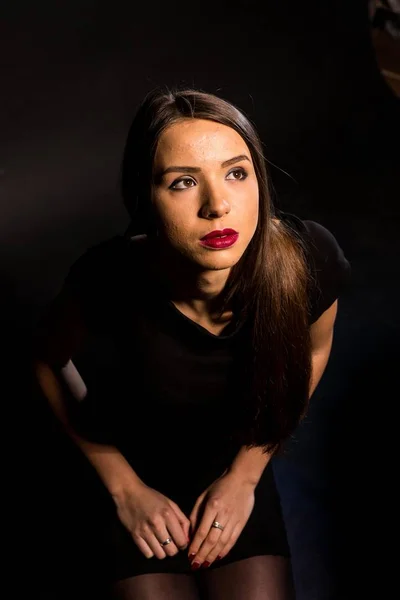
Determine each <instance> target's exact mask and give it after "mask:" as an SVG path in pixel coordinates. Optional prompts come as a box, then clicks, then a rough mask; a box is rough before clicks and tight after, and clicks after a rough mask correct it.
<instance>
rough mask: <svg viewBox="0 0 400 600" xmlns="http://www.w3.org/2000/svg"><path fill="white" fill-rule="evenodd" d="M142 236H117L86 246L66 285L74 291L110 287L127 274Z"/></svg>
mask: <svg viewBox="0 0 400 600" xmlns="http://www.w3.org/2000/svg"><path fill="white" fill-rule="evenodd" d="M143 237H145V236H136V237H135V238H128V237H126V236H122V235H118V236H115V237H113V238H110V239H108V240H104V241H102V242H100V243H98V244H96V245H94V246H91V247H89V248H88V249H87V250H86V251H85V252H84V253H83V254H82V255H81V256H80V257H79V258H78V259H77V260H76V261H75V262H74V263H73V264H72V265H71V267H70V269H69V272H68V274H67V277H66V279H65V284H66V286H67V287H68V288H71V289H74V290H77V291H79V290H80V291H81V292H82V291H84V290H87V291H90V290H92V291H95V290H96V289H97V288H98V287H100V288H109V287H110V285H111V284H114V285H115V284H116V283H117V282H118V281H119V280H121V281H122V280H123V279H124V277H125V276H126V275H127V272H128V269H129V267H131V266H132V263H134V262H135V261H134V259H135V256H137V255H138V252H139V248H140V247H141V246H142V245H143V244H142V243H141V242H142V241H143V240H142V238H143Z"/></svg>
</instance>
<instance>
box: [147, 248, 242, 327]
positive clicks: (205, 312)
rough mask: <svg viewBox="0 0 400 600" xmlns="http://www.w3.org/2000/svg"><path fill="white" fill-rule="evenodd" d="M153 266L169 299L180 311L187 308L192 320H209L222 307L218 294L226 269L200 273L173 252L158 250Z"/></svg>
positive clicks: (223, 281)
mask: <svg viewBox="0 0 400 600" xmlns="http://www.w3.org/2000/svg"><path fill="white" fill-rule="evenodd" d="M156 254H157V267H158V269H159V274H160V276H161V278H162V280H163V281H164V282H165V283H166V285H167V288H168V293H169V296H170V300H172V301H173V302H174V304H175V305H176V306H178V307H180V308H183V307H187V308H188V309H189V310H190V311H191V312H192V313H193V314H194V315H195V316H196V317H198V318H199V319H204V320H208V319H209V320H213V318H214V317H215V316H216V315H217V313H218V311H219V310H221V307H222V299H223V298H222V293H223V290H224V287H225V284H226V282H227V280H228V277H229V273H230V269H223V270H218V271H211V270H208V271H204V270H201V269H196V266H195V265H193V264H191V263H189V261H185V260H184V259H182V257H180V256H179V255H177V254H176V253H172V252H171V253H170V252H165V250H164V249H163V250H161V248H158V250H157V251H156Z"/></svg>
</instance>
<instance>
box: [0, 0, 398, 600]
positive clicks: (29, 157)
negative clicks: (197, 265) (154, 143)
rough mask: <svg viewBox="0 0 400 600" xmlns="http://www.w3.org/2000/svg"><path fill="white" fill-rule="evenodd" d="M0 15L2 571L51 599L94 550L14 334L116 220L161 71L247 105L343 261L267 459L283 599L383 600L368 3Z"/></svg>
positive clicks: (392, 265)
mask: <svg viewBox="0 0 400 600" xmlns="http://www.w3.org/2000/svg"><path fill="white" fill-rule="evenodd" d="M1 13H2V21H1V33H0V50H1V63H2V65H3V67H2V76H1V88H2V91H1V95H0V103H1V111H0V128H1V137H0V195H1V218H0V236H1V237H0V240H1V254H0V273H1V279H0V286H1V297H0V303H1V327H2V338H3V348H5V350H6V352H5V354H6V357H5V362H4V361H3V366H4V367H5V370H4V375H3V381H4V382H5V388H6V389H7V387H8V386H7V384H9V383H11V386H9V387H10V389H9V390H8V391H7V393H6V394H5V397H6V401H5V404H6V406H7V407H9V408H11V410H12V411H13V412H15V413H16V414H17V416H13V417H12V421H11V425H12V426H10V427H8V426H7V427H5V429H6V430H7V431H6V433H7V434H8V435H6V439H7V440H8V439H9V438H8V436H10V441H9V447H10V449H11V450H10V451H9V453H8V454H6V461H5V462H6V463H7V466H8V467H10V466H11V472H12V475H11V476H12V477H14V478H15V479H17V480H18V486H17V487H16V488H15V489H18V490H21V491H18V493H14V494H11V499H12V501H13V503H14V504H15V506H16V507H17V513H18V516H17V517H16V520H15V522H16V523H17V524H18V528H17V529H18V530H16V532H15V535H14V540H13V544H14V546H15V548H16V555H17V556H18V559H16V561H13V565H14V566H15V565H16V564H17V565H20V568H21V569H23V570H24V572H25V573H28V572H29V573H31V574H30V575H29V577H28V576H26V579H27V581H28V583H29V585H30V586H31V588H32V589H33V593H34V595H35V594H37V595H38V596H40V594H41V596H40V597H42V598H47V597H57V598H63V597H64V596H63V595H62V591H61V589H60V585H61V587H62V589H63V590H64V591H65V594H66V597H67V596H68V597H69V595H70V594H69V591H68V590H69V589H70V588H71V589H74V586H75V584H76V582H77V581H79V580H81V578H82V577H83V576H84V574H86V575H87V577H86V579H89V580H92V578H93V577H94V574H95V572H96V568H97V567H98V565H99V564H101V562H98V561H101V557H99V556H97V554H96V552H95V550H94V549H93V548H92V547H91V546H90V543H89V539H90V535H89V533H87V532H88V531H92V532H93V531H95V517H96V508H95V507H93V505H91V504H90V503H91V501H92V500H93V496H94V492H93V490H95V491H97V492H99V489H98V488H97V487H96V486H97V485H98V484H97V482H96V480H95V478H94V477H93V475H92V473H91V472H90V470H89V469H88V468H87V467H86V466H85V465H82V461H81V460H80V458H79V457H78V456H77V455H76V453H74V450H73V449H71V448H70V446H69V445H68V444H67V443H66V442H65V441H64V440H63V439H62V438H61V436H59V435H58V432H57V428H56V427H55V426H54V425H53V424H52V420H51V419H50V417H49V414H48V412H47V410H46V407H45V405H44V403H43V400H42V399H41V398H40V396H38V395H37V393H36V392H35V390H34V389H33V387H32V385H31V380H30V377H29V370H28V367H27V357H28V341H29V335H30V331H31V328H32V326H33V325H34V323H35V322H36V319H37V318H38V316H39V315H40V314H41V311H42V310H43V309H44V307H45V305H46V303H47V302H49V301H50V299H51V298H52V296H53V295H54V294H55V293H56V291H57V290H58V288H59V286H60V285H61V283H62V280H63V278H64V277H65V274H66V272H67V270H68V267H69V265H70V264H71V263H72V262H73V261H74V260H75V259H76V258H77V257H78V256H79V255H80V254H81V253H82V252H83V251H84V250H85V249H86V248H87V247H88V246H90V245H92V244H94V243H97V242H99V241H101V240H103V239H105V238H108V237H111V236H112V235H115V234H116V233H121V232H123V231H124V230H125V228H126V227H127V225H128V218H127V215H126V213H125V211H124V209H123V207H122V202H121V200H120V197H119V191H118V179H119V168H120V161H121V156H122V151H123V147H124V142H125V137H126V134H127V129H128V127H129V124H130V121H131V119H132V116H133V114H134V112H135V110H136V108H137V106H138V104H139V102H140V101H141V100H142V98H143V96H144V94H145V93H146V92H148V91H149V90H150V89H152V88H153V87H155V86H156V85H160V84H161V85H163V84H167V85H175V84H179V85H187V86H194V87H199V88H202V89H204V90H205V91H209V92H213V93H217V94H219V95H221V96H222V97H225V98H226V99H228V100H230V101H232V102H234V103H236V104H238V105H239V106H240V107H241V108H242V109H243V110H244V111H245V112H247V114H248V115H249V116H250V117H251V118H252V119H253V120H254V121H255V123H256V125H257V126H258V129H259V132H260V134H261V137H262V139H263V142H264V143H265V151H266V155H267V157H268V159H269V160H270V162H271V164H270V175H271V179H272V183H273V187H274V190H275V195H276V203H277V205H278V206H279V207H280V208H282V209H284V210H287V211H289V212H293V213H295V214H297V215H298V216H300V217H302V218H309V219H314V220H317V221H319V222H321V223H322V224H323V225H325V226H326V227H328V228H329V229H330V230H331V231H332V232H333V233H334V234H335V236H336V237H337V239H338V240H339V242H340V244H341V246H342V248H343V249H344V251H345V253H346V255H347V257H348V259H349V260H350V261H351V264H352V267H353V280H352V286H351V289H350V290H348V291H347V292H346V294H345V295H344V296H343V298H342V299H341V301H340V308H339V316H338V320H337V326H336V338H335V343H334V348H333V352H332V357H331V360H330V363H329V366H328V369H327V371H326V373H325V375H324V379H323V381H322V382H321V384H320V386H319V388H318V390H317V392H316V393H315V396H314V399H313V402H312V406H311V409H310V412H309V415H308V417H307V418H306V420H305V422H304V423H303V424H302V426H301V427H300V428H299V431H298V432H297V433H296V436H295V438H294V440H292V441H291V442H290V443H289V444H288V449H287V450H288V451H287V454H286V456H285V457H282V458H279V459H277V460H276V464H275V469H276V476H277V481H278V485H279V488H280V491H281V496H282V503H283V508H284V512H285V516H286V521H287V527H288V535H289V541H290V543H291V546H292V552H293V565H294V572H295V579H296V585H297V590H298V599H299V600H314V599H315V600H321V599H322V598H324V599H325V598H329V599H330V598H335V599H336V598H340V599H344V598H354V597H359V596H360V597H361V594H362V593H365V591H366V590H368V591H374V590H375V591H376V590H380V594H381V597H385V594H384V593H383V589H382V587H385V586H389V588H390V586H391V582H392V581H394V575H392V571H391V568H390V566H391V563H390V559H389V558H388V551H387V550H386V548H387V544H388V543H389V542H390V540H391V536H392V534H391V531H392V529H393V526H394V525H393V523H392V522H394V515H395V501H394V500H393V497H394V483H395V481H394V476H395V452H394V450H395V439H396V433H397V432H396V421H395V409H396V406H395V405H396V398H398V381H397V377H396V375H397V372H398V364H399V358H400V356H399V354H400V353H399V345H398V333H399V319H398V316H397V312H398V298H399V268H398V262H399V255H400V252H399V246H400V244H399V233H398V231H399V212H400V211H399V208H398V200H399V194H398V181H397V172H396V171H397V170H398V164H400V161H399V150H398V143H397V142H398V139H399V138H398V136H399V132H400V131H399V130H400V127H399V101H398V100H397V99H396V98H395V96H394V95H393V93H392V91H391V90H390V89H389V88H388V86H387V85H386V83H385V82H384V80H383V79H382V77H381V75H380V72H379V69H378V66H377V64H376V60H375V55H374V51H373V47H372V44H371V39H370V24H369V20H368V3H367V2H366V1H362V0H352V1H348V0H346V1H345V0H325V2H319V1H317V0H311V1H307V2H298V1H294V0H291V1H288V2H278V1H268V0H264V2H262V1H259V2H247V3H239V2H235V1H233V2H229V3H227V2H220V3H217V2H213V3H211V2H208V1H207V0H205V1H204V2H202V3H201V4H198V3H197V4H196V3H183V2H180V1H178V2H175V3H166V2H147V3H144V4H143V5H142V4H140V5H139V4H138V3H134V2H130V3H128V2H121V1H114V2H112V3H100V2H95V1H88V0H80V1H79V2H78V1H77V0H70V1H69V2H66V1H60V0H59V1H57V2H55V1H54V0H53V1H52V2H50V1H48V2H47V1H46V2H45V1H44V0H40V1H39V2H36V3H30V2H20V1H18V0H14V2H12V3H11V2H10V1H9V2H3V3H1ZM10 419H11V417H10ZM6 422H7V423H8V422H9V421H7V419H6ZM10 457H13V458H12V460H10ZM71 461H72V462H71ZM71 464H73V465H75V466H74V467H72V468H71ZM9 481H14V479H10V480H9ZM95 497H96V498H97V497H98V496H95ZM21 521H22V524H21ZM27 522H28V523H29V525H28V524H27ZM26 527H28V531H29V535H26ZM80 531H83V533H82V534H81V535H82V537H81V538H78V532H80ZM22 532H25V535H24V534H23V533H22ZM85 536H86V537H85ZM79 540H83V541H79ZM39 544H40V545H41V550H40V551H39V549H38V546H39ZM21 548H23V553H22V554H23V556H24V559H23V561H22V559H21ZM21 561H22V562H21ZM24 561H25V562H24ZM55 590H58V591H57V594H55ZM46 594H49V595H48V596H47V595H46ZM358 595H359V596H358ZM74 597H77V595H76V594H74ZM86 597H88V596H87V595H86Z"/></svg>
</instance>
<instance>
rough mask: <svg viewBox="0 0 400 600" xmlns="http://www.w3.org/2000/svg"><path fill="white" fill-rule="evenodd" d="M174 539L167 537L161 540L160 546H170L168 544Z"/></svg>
mask: <svg viewBox="0 0 400 600" xmlns="http://www.w3.org/2000/svg"><path fill="white" fill-rule="evenodd" d="M171 542H172V540H171V538H167V539H166V540H165V542H160V546H162V547H164V546H168V544H171Z"/></svg>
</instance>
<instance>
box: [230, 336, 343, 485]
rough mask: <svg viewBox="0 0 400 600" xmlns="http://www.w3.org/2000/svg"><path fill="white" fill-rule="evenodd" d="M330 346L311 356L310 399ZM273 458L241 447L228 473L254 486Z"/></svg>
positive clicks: (267, 454)
mask: <svg viewBox="0 0 400 600" xmlns="http://www.w3.org/2000/svg"><path fill="white" fill-rule="evenodd" d="M330 351H331V344H330V345H329V346H326V347H325V348H324V349H323V350H321V351H320V352H314V353H313V354H312V373H311V378H310V388H309V390H310V391H309V397H311V396H312V395H313V393H314V391H315V389H316V387H317V385H318V383H319V382H320V380H321V377H322V375H323V373H324V371H325V368H326V365H327V364H328V360H329V355H330ZM272 456H273V452H266V453H265V452H263V449H262V448H261V447H256V448H247V447H246V446H242V447H241V448H240V450H239V452H238V453H237V455H236V456H235V458H234V460H233V462H232V464H231V465H230V467H229V469H228V472H229V473H231V474H233V475H234V476H236V477H238V478H239V479H240V480H241V481H246V482H248V483H250V484H252V485H254V486H256V485H257V484H258V482H259V480H260V478H261V475H262V474H263V471H264V469H265V468H266V466H267V465H268V463H269V461H270V460H271V458H272Z"/></svg>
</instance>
